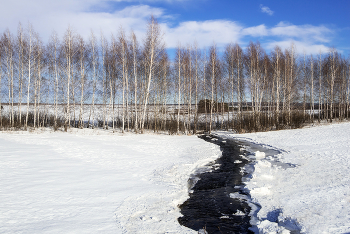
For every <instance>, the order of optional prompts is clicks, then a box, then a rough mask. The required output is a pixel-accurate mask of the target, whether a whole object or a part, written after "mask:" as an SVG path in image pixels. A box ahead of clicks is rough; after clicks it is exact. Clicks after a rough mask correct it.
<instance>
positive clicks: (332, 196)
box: [0, 123, 350, 234]
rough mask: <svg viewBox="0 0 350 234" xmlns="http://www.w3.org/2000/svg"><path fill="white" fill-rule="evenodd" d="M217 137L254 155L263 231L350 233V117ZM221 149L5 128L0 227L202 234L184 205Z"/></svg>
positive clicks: (252, 186)
mask: <svg viewBox="0 0 350 234" xmlns="http://www.w3.org/2000/svg"><path fill="white" fill-rule="evenodd" d="M218 134H220V135H224V136H225V137H235V138H238V139H241V140H243V141H244V142H246V144H247V146H246V148H247V149H248V150H251V151H253V152H254V151H255V155H256V156H257V157H256V161H255V162H254V163H253V165H254V167H255V168H254V172H253V174H252V178H251V179H250V180H248V181H247V182H246V183H247V188H248V189H249V190H250V193H251V195H252V199H253V202H255V203H258V204H260V206H261V209H260V210H259V212H258V213H257V218H258V222H257V223H256V224H257V228H259V230H260V233H289V232H288V231H287V230H286V228H287V229H289V230H291V229H294V230H297V229H300V230H301V232H302V233H312V234H313V233H315V234H316V233H317V234H319V233H332V234H333V233H349V232H350V188H349V184H350V173H349V170H350V123H341V124H333V125H327V126H318V127H311V128H304V129H297V130H284V131H273V132H265V133H250V134H240V135H237V134H229V133H224V132H218ZM252 143H254V144H252ZM268 149H274V150H278V151H280V152H281V153H280V154H278V155H274V156H268V155H269V150H268ZM258 150H259V151H260V152H257V151H258ZM261 151H262V152H261ZM263 152H265V154H264V153H263ZM219 155H220V151H219V148H218V146H216V145H214V144H210V143H207V142H205V141H203V140H200V139H198V138H197V137H195V136H168V135H152V134H144V135H135V134H125V135H120V134H112V133H109V132H107V131H101V130H91V129H84V130H77V129H73V130H71V132H69V133H63V132H52V131H47V130H41V132H40V130H36V131H35V132H34V133H29V132H0V178H1V179H0V201H1V202H0V233H152V234H153V233H195V232H194V231H192V230H190V229H187V228H185V227H182V226H180V225H179V224H178V222H177V218H178V217H179V216H180V213H179V209H178V207H177V205H178V204H181V203H182V202H183V201H185V200H186V199H187V193H188V190H187V180H188V178H189V176H190V174H191V173H193V172H194V171H196V169H197V168H199V167H202V166H203V165H205V164H206V163H208V162H209V161H213V160H214V159H216V158H217V157H218V156H219ZM293 165H295V166H293ZM277 223H278V224H277Z"/></svg>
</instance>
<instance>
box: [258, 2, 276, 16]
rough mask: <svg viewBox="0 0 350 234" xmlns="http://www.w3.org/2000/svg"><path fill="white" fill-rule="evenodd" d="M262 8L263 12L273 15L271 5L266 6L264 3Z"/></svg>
mask: <svg viewBox="0 0 350 234" xmlns="http://www.w3.org/2000/svg"><path fill="white" fill-rule="evenodd" d="M260 10H261V12H263V13H266V14H268V15H270V16H271V15H273V13H274V12H273V11H272V10H271V9H270V8H269V7H267V6H264V5H262V4H261V5H260Z"/></svg>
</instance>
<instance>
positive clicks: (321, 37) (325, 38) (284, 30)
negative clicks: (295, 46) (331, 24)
mask: <svg viewBox="0 0 350 234" xmlns="http://www.w3.org/2000/svg"><path fill="white" fill-rule="evenodd" d="M270 33H271V35H272V36H282V37H291V38H304V39H308V40H314V41H317V42H329V41H330V40H329V35H330V34H332V30H331V29H329V28H327V27H325V26H322V25H321V26H313V25H293V24H289V23H286V22H280V23H279V24H277V25H276V26H275V27H273V28H271V29H270Z"/></svg>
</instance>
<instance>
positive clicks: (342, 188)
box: [224, 123, 350, 234]
mask: <svg viewBox="0 0 350 234" xmlns="http://www.w3.org/2000/svg"><path fill="white" fill-rule="evenodd" d="M224 135H225V134H224ZM226 135H227V134H226ZM230 136H232V137H237V138H241V139H244V140H247V141H250V142H254V143H258V144H263V145H264V146H265V147H266V148H271V147H276V148H278V149H280V150H281V151H282V153H281V154H280V155H278V157H279V158H280V159H279V160H280V161H282V162H285V163H291V164H295V165H296V167H294V168H293V167H289V168H288V167H287V168H283V166H274V165H273V160H272V159H271V158H270V159H269V158H261V159H257V161H256V163H255V172H254V173H253V177H252V179H251V180H250V181H249V182H247V187H248V189H249V190H250V191H251V195H252V198H253V199H254V201H255V202H257V203H259V204H260V205H261V206H262V208H261V210H260V211H259V213H258V218H259V219H260V221H262V222H261V223H260V225H258V226H259V228H260V233H275V232H276V231H278V230H277V229H278V228H274V227H273V223H269V222H268V221H276V220H277V219H278V217H277V216H279V218H280V221H283V220H285V218H290V219H289V224H291V223H293V222H295V221H296V222H295V223H299V224H300V225H301V226H302V231H303V232H305V233H315V234H316V233H317V234H319V233H332V234H333V233H349V232H350V123H341V124H333V125H328V126H318V127H311V128H304V129H297V130H284V131H273V132H262V133H251V134H241V135H236V134H232V135H230ZM283 151H284V152H283ZM264 220H265V221H264ZM280 224H281V223H280ZM282 225H283V224H282ZM286 226H288V224H286ZM270 231H275V232H270Z"/></svg>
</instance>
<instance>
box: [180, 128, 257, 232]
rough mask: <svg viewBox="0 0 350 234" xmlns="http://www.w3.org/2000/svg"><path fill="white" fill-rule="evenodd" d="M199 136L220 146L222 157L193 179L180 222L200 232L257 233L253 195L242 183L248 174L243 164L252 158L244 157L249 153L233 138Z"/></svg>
mask: <svg viewBox="0 0 350 234" xmlns="http://www.w3.org/2000/svg"><path fill="white" fill-rule="evenodd" d="M199 137H200V138H201V139H203V140H205V141H208V142H211V143H214V144H217V145H219V146H220V150H221V151H222V156H221V157H220V158H218V159H217V160H216V161H215V162H213V163H211V164H210V165H208V167H207V169H206V170H204V171H197V172H196V174H194V175H192V176H191V178H190V179H189V197H190V198H189V199H188V200H187V201H185V202H184V203H183V204H181V205H180V206H179V207H180V209H181V214H182V215H183V216H182V217H179V218H178V221H179V223H180V224H181V225H183V226H186V227H188V228H190V229H193V230H196V231H199V233H209V234H215V233H218V234H225V233H253V232H252V231H251V230H249V228H250V227H251V225H250V218H251V217H250V214H251V204H249V202H248V200H250V196H249V194H248V192H247V191H246V190H245V189H244V184H243V182H242V177H244V176H246V175H247V174H246V173H245V172H244V170H243V167H244V166H245V165H246V164H248V163H250V161H249V159H248V158H247V157H241V156H240V155H244V154H246V153H247V152H245V151H244V150H242V148H241V147H240V145H239V144H238V143H237V142H236V141H234V140H233V139H225V138H221V137H217V136H215V135H201V136H199Z"/></svg>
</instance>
